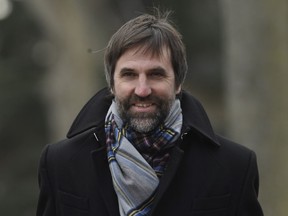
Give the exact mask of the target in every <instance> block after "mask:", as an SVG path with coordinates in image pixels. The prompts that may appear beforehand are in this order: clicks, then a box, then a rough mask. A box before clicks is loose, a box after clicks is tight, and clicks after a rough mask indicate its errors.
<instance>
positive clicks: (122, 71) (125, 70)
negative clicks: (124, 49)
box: [120, 66, 166, 74]
mask: <svg viewBox="0 0 288 216" xmlns="http://www.w3.org/2000/svg"><path fill="white" fill-rule="evenodd" d="M133 71H135V70H134V69H133V68H129V67H124V68H122V69H121V70H120V74H122V73H125V72H133ZM148 72H149V73H151V72H162V73H166V70H165V69H164V68H163V67H161V66H156V67H153V68H150V69H148Z"/></svg>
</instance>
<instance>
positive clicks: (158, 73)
mask: <svg viewBox="0 0 288 216" xmlns="http://www.w3.org/2000/svg"><path fill="white" fill-rule="evenodd" d="M150 76H151V77H155V78H163V77H165V76H166V73H165V71H164V70H162V69H156V70H152V71H151V73H150Z"/></svg>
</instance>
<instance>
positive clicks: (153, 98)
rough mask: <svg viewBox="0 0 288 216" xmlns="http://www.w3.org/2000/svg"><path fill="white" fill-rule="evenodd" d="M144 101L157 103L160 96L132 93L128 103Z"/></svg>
mask: <svg viewBox="0 0 288 216" xmlns="http://www.w3.org/2000/svg"><path fill="white" fill-rule="evenodd" d="M146 101H149V102H153V103H158V102H159V101H161V98H159V97H157V96H154V95H148V96H147V97H139V96H138V95H135V94H133V95H132V96H131V97H130V98H129V100H128V102H129V103H135V102H146Z"/></svg>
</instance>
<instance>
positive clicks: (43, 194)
mask: <svg viewBox="0 0 288 216" xmlns="http://www.w3.org/2000/svg"><path fill="white" fill-rule="evenodd" d="M48 149H49V145H47V146H46V147H45V149H44V150H43V152H42V155H41V158H40V166H39V170H38V180H39V187H40V194H39V199H38V206H37V212H36V216H56V215H57V214H56V210H55V201H54V197H53V193H52V188H51V185H50V182H49V175H48V170H47V154H48Z"/></svg>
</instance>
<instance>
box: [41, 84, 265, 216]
mask: <svg viewBox="0 0 288 216" xmlns="http://www.w3.org/2000/svg"><path fill="white" fill-rule="evenodd" d="M108 95H109V93H108V90H107V89H103V90H101V91H100V92H98V93H97V94H96V95H95V96H94V97H93V98H92V99H91V100H90V101H89V102H88V103H87V104H86V105H85V106H84V108H83V109H82V111H81V112H80V113H79V115H78V116H77V118H76V119H75V121H74V123H73V125H72V127H71V129H70V131H69V133H68V135H67V139H65V140H63V141H60V142H58V143H56V144H52V145H47V146H46V147H45V149H44V151H43V153H42V156H41V161H40V168H39V184H40V196H39V203H38V209H37V216H108V215H109V216H119V209H118V201H117V196H116V194H115V191H114V189H113V185H112V179H111V174H110V170H109V166H108V162H107V156H106V154H107V152H106V145H105V133H104V119H105V116H106V113H107V110H108V108H109V106H110V104H111V97H109V96H108ZM181 107H182V111H183V133H182V136H181V139H180V141H179V145H178V146H176V147H174V148H173V149H172V150H171V156H170V160H169V163H168V165H167V169H166V171H165V173H164V176H163V177H161V180H160V184H159V188H158V192H157V195H156V198H155V205H154V209H153V210H152V215H155V216H177V215H181V216H185V215H187V216H188V215H189V216H225V215H226V216H261V215H263V213H262V210H261V207H260V205H259V203H258V200H257V196H258V169H257V164H256V156H255V154H254V152H253V151H251V150H249V149H247V148H246V147H243V146H241V145H238V144H235V143H233V142H231V141H229V140H227V139H225V138H222V137H220V136H218V135H216V134H215V133H214V132H213V129H212V127H211V125H210V122H209V120H208V118H207V115H206V113H205V111H204V109H203V108H202V106H201V104H200V103H199V102H198V101H197V100H196V99H195V98H194V97H192V96H191V95H189V94H188V93H185V92H183V94H182V97H181Z"/></svg>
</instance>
